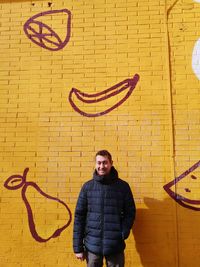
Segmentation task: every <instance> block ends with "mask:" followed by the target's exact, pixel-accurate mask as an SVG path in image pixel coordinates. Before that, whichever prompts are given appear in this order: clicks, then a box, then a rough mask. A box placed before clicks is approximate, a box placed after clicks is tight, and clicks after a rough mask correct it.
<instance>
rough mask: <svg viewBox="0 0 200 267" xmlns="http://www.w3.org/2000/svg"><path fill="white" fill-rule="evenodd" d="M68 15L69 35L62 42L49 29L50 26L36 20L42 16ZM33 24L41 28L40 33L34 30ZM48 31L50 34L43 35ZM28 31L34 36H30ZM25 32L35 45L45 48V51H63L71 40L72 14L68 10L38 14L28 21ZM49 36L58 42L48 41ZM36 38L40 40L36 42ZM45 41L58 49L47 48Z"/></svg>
mask: <svg viewBox="0 0 200 267" xmlns="http://www.w3.org/2000/svg"><path fill="white" fill-rule="evenodd" d="M63 12H64V13H66V14H67V15H68V18H67V28H66V30H67V33H66V38H65V40H64V41H63V42H62V40H61V38H60V37H59V36H58V34H57V33H56V32H55V31H53V30H52V29H51V27H49V26H48V25H46V24H44V23H42V22H41V21H37V20H36V19H37V18H39V17H41V16H45V15H49V14H56V13H63ZM31 24H36V25H38V27H39V32H37V31H36V30H35V29H34V28H32V27H31ZM44 29H45V30H46V29H47V30H48V31H49V33H43V30H44ZM28 30H30V31H32V32H33V34H30V33H29V32H28ZM24 32H25V34H26V35H27V37H28V38H29V39H30V40H31V41H32V42H33V43H35V44H37V45H39V46H41V47H43V48H45V49H48V50H51V51H57V50H60V49H62V48H63V47H65V46H66V44H67V43H68V42H69V39H70V34H71V12H70V11H69V10H68V9H61V10H50V11H45V12H41V13H39V14H36V15H34V16H32V17H31V18H30V19H28V20H27V21H26V23H25V24H24ZM48 36H53V37H55V38H56V39H57V41H58V42H53V41H52V40H51V39H48V38H47V37H48ZM35 38H37V39H38V41H37V40H35ZM44 40H45V41H46V42H48V43H49V44H53V45H55V46H57V47H54V48H52V47H49V46H46V45H45V44H44Z"/></svg>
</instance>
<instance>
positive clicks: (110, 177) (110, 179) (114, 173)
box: [93, 166, 118, 184]
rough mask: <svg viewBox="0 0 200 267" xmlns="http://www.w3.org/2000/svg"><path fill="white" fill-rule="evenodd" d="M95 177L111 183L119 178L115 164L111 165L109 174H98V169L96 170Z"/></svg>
mask: <svg viewBox="0 0 200 267" xmlns="http://www.w3.org/2000/svg"><path fill="white" fill-rule="evenodd" d="M93 179H94V180H95V181H97V182H100V183H103V184H111V183H113V182H114V181H115V180H116V179H118V172H117V170H116V169H115V167H114V166H112V167H111V169H110V173H109V174H108V175H98V173H97V171H96V170H95V171H94V173H93Z"/></svg>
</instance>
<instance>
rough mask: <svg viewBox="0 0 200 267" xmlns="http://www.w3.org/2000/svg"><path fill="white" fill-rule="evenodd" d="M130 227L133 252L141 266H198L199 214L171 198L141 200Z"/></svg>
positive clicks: (199, 249) (199, 260) (199, 247)
mask: <svg viewBox="0 0 200 267" xmlns="http://www.w3.org/2000/svg"><path fill="white" fill-rule="evenodd" d="M144 203H145V205H146V206H147V208H138V209H137V217H136V222H135V224H134V227H133V235H134V238H135V243H136V249H137V252H138V254H139V256H140V259H141V263H142V266H144V267H161V266H162V267H165V266H166V267H169V266H173V267H183V266H184V267H190V266H193V267H197V266H198V267H199V264H200V246H199V240H200V228H199V225H200V213H199V212H197V211H191V210H189V209H186V208H183V207H181V206H179V205H177V204H176V203H175V202H174V201H173V200H171V199H165V200H163V201H159V200H156V199H152V198H145V199H144Z"/></svg>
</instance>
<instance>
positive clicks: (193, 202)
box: [163, 160, 200, 211]
mask: <svg viewBox="0 0 200 267" xmlns="http://www.w3.org/2000/svg"><path fill="white" fill-rule="evenodd" d="M198 167H200V160H199V161H198V162H197V163H195V164H194V165H193V166H192V167H190V168H189V169H188V170H187V171H185V172H184V173H182V174H181V175H180V176H179V177H177V178H175V179H174V180H172V181H171V182H169V183H168V184H166V185H164V186H163V188H164V190H165V191H166V192H167V193H168V194H169V196H170V197H171V198H173V199H174V200H175V201H176V202H177V203H178V204H179V205H181V206H183V207H185V208H188V209H192V210H196V211H200V207H199V208H198V207H193V206H190V205H188V204H191V205H200V200H192V199H189V198H185V197H183V196H181V195H180V194H178V193H175V192H174V191H172V190H171V189H170V188H171V187H172V186H174V185H175V184H177V183H178V182H179V181H180V180H181V179H183V178H184V177H186V176H187V175H188V174H189V173H191V172H193V171H194V170H195V169H197V168H198ZM186 203H188V204H186Z"/></svg>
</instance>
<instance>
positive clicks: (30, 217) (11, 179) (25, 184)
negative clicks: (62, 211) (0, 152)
mask: <svg viewBox="0 0 200 267" xmlns="http://www.w3.org/2000/svg"><path fill="white" fill-rule="evenodd" d="M28 171H29V168H25V170H24V172H23V175H18V174H15V175H11V176H10V177H9V178H8V179H7V180H6V181H5V183H4V187H5V188H7V189H9V190H16V189H19V188H20V187H22V191H21V195H22V199H23V201H24V203H25V206H26V209H27V214H28V223H29V229H30V232H31V234H32V236H33V238H34V239H35V240H36V241H38V242H47V241H49V240H50V239H51V238H56V237H58V236H59V235H60V234H61V233H62V231H64V230H65V229H66V228H67V227H68V226H69V225H70V223H71V220H72V214H71V211H70V209H69V207H68V206H67V204H65V203H64V202H63V201H62V200H60V199H58V198H56V197H52V196H49V195H48V194H46V193H45V192H43V191H42V190H41V189H40V187H39V186H38V185H37V184H36V183H34V182H27V181H26V176H27V173H28ZM20 180H21V182H20V183H19V184H18V185H15V186H10V185H9V182H11V183H14V182H17V181H20ZM28 186H32V187H33V188H35V189H36V190H37V191H38V192H39V193H40V194H41V195H42V196H44V197H45V198H48V199H51V200H55V201H57V202H59V203H61V204H62V205H64V206H65V208H66V209H67V211H68V213H69V219H68V222H67V223H66V224H65V225H64V226H63V227H61V228H58V229H57V230H55V231H54V233H53V234H52V235H51V236H50V237H49V238H42V237H41V236H39V235H38V233H37V231H36V227H35V223H34V219H33V212H32V209H31V206H30V204H29V201H28V199H27V197H26V190H27V188H28Z"/></svg>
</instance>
